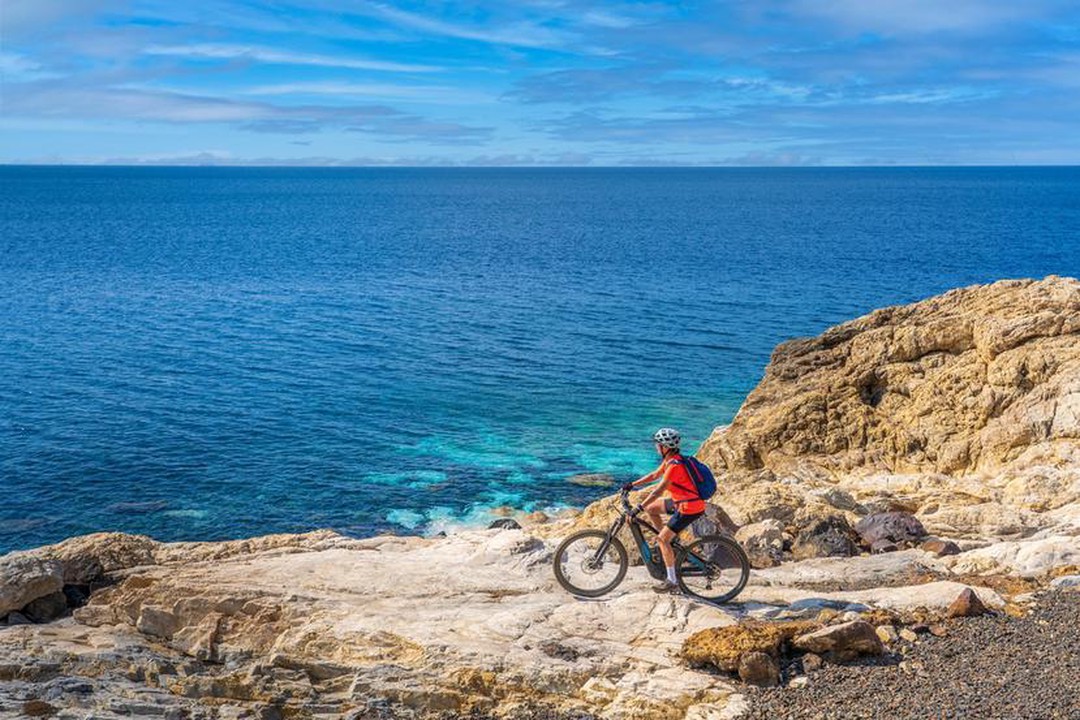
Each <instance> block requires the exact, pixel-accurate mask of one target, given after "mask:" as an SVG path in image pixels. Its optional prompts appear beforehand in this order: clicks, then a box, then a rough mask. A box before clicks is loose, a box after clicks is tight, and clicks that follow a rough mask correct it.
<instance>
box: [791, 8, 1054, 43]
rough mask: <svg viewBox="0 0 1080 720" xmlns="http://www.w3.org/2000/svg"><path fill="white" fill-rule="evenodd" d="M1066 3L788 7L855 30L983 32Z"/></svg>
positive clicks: (1034, 15) (888, 32)
mask: <svg viewBox="0 0 1080 720" xmlns="http://www.w3.org/2000/svg"><path fill="white" fill-rule="evenodd" d="M1054 6H1065V4H1064V3H1063V2H1060V1H1057V0H1026V1H1025V2H1002V1H1001V0H948V1H947V2H941V0H829V2H821V1H820V0H793V2H791V3H790V4H789V5H788V9H789V10H791V11H793V12H794V13H795V14H797V15H803V16H810V17H816V18H820V19H823V20H827V21H829V22H832V23H835V24H837V25H839V26H840V27H844V28H847V29H848V30H852V31H857V32H876V33H881V34H885V35H893V34H898V33H899V34H904V33H915V34H921V33H934V32H965V31H982V30H986V29H988V28H992V27H996V26H1002V25H1006V24H1008V23H1012V22H1018V21H1023V20H1026V19H1029V18H1032V17H1038V16H1039V15H1041V14H1043V13H1042V11H1043V10H1045V9H1046V8H1050V7H1054Z"/></svg>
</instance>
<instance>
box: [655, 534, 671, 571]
mask: <svg viewBox="0 0 1080 720" xmlns="http://www.w3.org/2000/svg"><path fill="white" fill-rule="evenodd" d="M674 537H675V533H674V532H672V530H671V528H669V527H665V528H664V529H663V530H661V531H660V536H659V537H658V538H657V540H659V545H660V555H661V556H663V558H664V567H666V568H667V569H668V570H669V572H668V575H669V576H670V575H671V572H670V571H671V570H674V569H675V551H674V550H673V549H672V547H671V541H672V539H673V538H674Z"/></svg>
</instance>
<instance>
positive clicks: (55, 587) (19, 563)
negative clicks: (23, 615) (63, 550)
mask: <svg viewBox="0 0 1080 720" xmlns="http://www.w3.org/2000/svg"><path fill="white" fill-rule="evenodd" d="M63 587H64V568H63V566H62V565H61V564H60V563H59V562H57V561H55V560H49V559H42V558H41V557H40V556H39V555H38V554H37V553H31V552H17V553H10V554H8V555H7V556H5V557H3V558H0V617H3V616H4V615H7V614H8V613H9V612H12V611H13V610H22V609H23V608H24V607H26V606H27V605H29V604H30V603H31V602H33V601H34V600H37V599H38V598H42V597H45V596H46V595H51V594H53V593H55V592H59V591H60V590H62V589H63Z"/></svg>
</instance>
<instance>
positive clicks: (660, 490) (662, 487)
mask: <svg viewBox="0 0 1080 720" xmlns="http://www.w3.org/2000/svg"><path fill="white" fill-rule="evenodd" d="M670 482H671V480H670V478H668V477H667V473H665V474H664V479H663V480H661V481H660V484H659V485H657V486H656V487H655V488H653V490H652V492H650V493H649V494H648V495H647V496H646V497H645V499H644V500H642V501H641V504H642V505H648V504H649V503H651V502H652V501H653V500H655V499H656V498H658V497H660V496H661V495H663V494H664V492H665V491H666V490H667V486H668V484H669V483H670Z"/></svg>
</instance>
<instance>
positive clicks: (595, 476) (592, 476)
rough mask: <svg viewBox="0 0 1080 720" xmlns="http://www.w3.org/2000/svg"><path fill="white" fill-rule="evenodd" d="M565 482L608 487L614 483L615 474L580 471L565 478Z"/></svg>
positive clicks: (583, 485)
mask: <svg viewBox="0 0 1080 720" xmlns="http://www.w3.org/2000/svg"><path fill="white" fill-rule="evenodd" d="M566 482H568V483H570V484H571V485H580V486H581V487H599V488H609V487H613V486H614V485H615V476H614V475H608V474H607V473H581V474H579V475H571V476H570V477H568V478H566Z"/></svg>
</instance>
